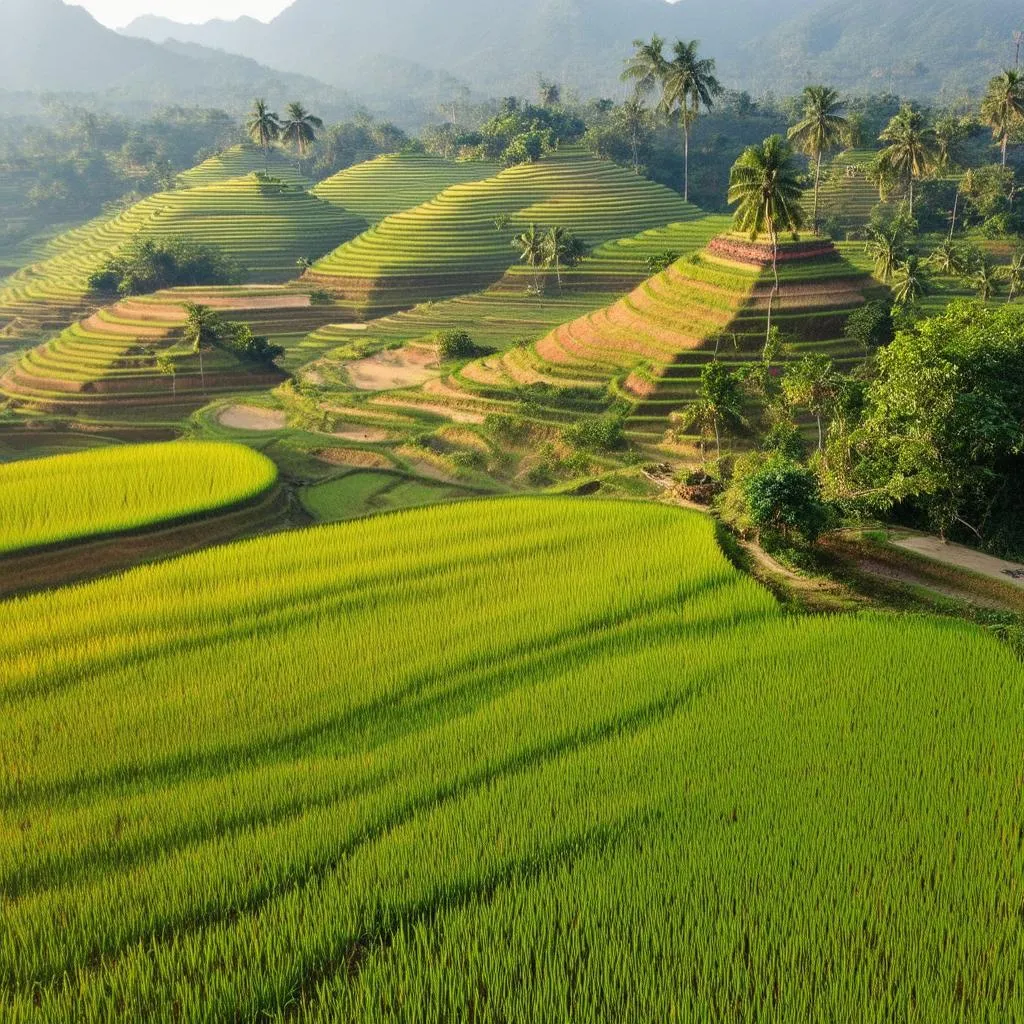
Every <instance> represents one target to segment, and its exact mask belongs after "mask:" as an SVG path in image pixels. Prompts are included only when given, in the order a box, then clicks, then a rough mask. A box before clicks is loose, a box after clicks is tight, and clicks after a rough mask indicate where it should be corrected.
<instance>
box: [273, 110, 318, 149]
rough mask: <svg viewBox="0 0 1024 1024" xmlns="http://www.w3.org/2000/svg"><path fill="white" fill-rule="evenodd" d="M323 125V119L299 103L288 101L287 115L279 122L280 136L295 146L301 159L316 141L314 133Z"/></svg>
mask: <svg viewBox="0 0 1024 1024" xmlns="http://www.w3.org/2000/svg"><path fill="white" fill-rule="evenodd" d="M323 126H324V123H323V121H321V120H320V118H319V117H316V116H315V115H313V114H311V113H309V111H308V110H306V108H305V107H304V106H303V105H302V104H301V103H289V104H288V111H287V116H286V118H285V120H284V121H283V122H282V124H281V138H282V139H284V141H285V142H286V143H287V144H289V145H291V146H294V147H295V150H296V152H297V153H298V154H299V159H300V160H301V159H303V158H304V157H305V155H306V153H307V152H308V151H309V147H310V146H312V145H313V144H314V143H315V142H316V138H317V135H316V133H317V132H318V131H320V130H321V129H322V128H323Z"/></svg>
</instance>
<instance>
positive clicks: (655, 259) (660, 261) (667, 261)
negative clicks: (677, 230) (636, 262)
mask: <svg viewBox="0 0 1024 1024" xmlns="http://www.w3.org/2000/svg"><path fill="white" fill-rule="evenodd" d="M679 256H680V254H679V253H678V252H672V251H671V250H666V251H665V252H659V253H656V254H655V255H654V256H648V257H647V261H646V262H647V269H648V271H649V272H650V273H652V274H660V273H661V272H662V271H663V270H668V268H669V267H671V266H672V264H673V263H675V262H676V260H678V259H679Z"/></svg>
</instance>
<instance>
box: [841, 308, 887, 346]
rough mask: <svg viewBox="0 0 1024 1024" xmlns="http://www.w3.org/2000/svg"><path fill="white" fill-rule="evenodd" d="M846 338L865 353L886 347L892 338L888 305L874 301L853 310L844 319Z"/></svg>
mask: <svg viewBox="0 0 1024 1024" xmlns="http://www.w3.org/2000/svg"><path fill="white" fill-rule="evenodd" d="M846 337H848V338H850V339H852V340H853V341H856V342H857V343H858V344H859V345H860V346H861V347H862V348H863V349H864V350H865V351H871V350H873V349H876V348H881V347H882V346H883V345H888V344H889V342H890V341H892V338H893V323H892V310H891V309H890V307H889V304H888V303H887V302H883V301H882V300H880V299H875V300H873V301H871V302H866V303H864V305H863V306H859V307H858V308H857V309H855V310H854V311H853V312H852V313H851V314H850V315H849V316H848V317H847V319H846Z"/></svg>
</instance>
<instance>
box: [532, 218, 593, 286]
mask: <svg viewBox="0 0 1024 1024" xmlns="http://www.w3.org/2000/svg"><path fill="white" fill-rule="evenodd" d="M542 245H543V261H544V266H545V267H548V268H551V267H554V269H555V277H556V278H557V280H558V293H559V295H561V293H562V267H567V268H571V267H575V266H578V265H579V262H580V261H581V260H582V259H583V257H584V256H585V255H586V252H587V247H586V245H585V244H584V243H583V241H582V239H579V238H577V237H576V236H575V235H574V234H572V233H571V232H569V231H566V230H565V228H559V227H553V228H549V229H548V232H547V234H546V235H545V236H544V239H543V242H542Z"/></svg>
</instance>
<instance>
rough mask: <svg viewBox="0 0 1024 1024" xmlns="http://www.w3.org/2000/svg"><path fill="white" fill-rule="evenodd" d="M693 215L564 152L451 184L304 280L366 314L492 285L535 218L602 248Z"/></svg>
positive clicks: (668, 196)
mask: <svg viewBox="0 0 1024 1024" xmlns="http://www.w3.org/2000/svg"><path fill="white" fill-rule="evenodd" d="M693 214H694V211H693V208H692V207H690V206H688V205H687V204H686V203H684V202H683V200H682V199H681V198H680V197H679V196H678V195H677V194H676V193H675V192H672V191H671V190H670V189H667V188H664V187H662V186H659V185H655V184H653V183H651V182H649V181H647V180H645V179H643V178H638V177H637V176H636V175H634V174H632V173H631V172H630V171H628V170H626V169H624V168H621V167H617V166H615V165H614V164H610V163H605V162H602V161H599V160H596V159H594V158H593V157H590V156H588V155H585V154H583V153H577V152H573V151H565V152H562V153H559V154H556V155H553V156H550V157H547V158H545V159H544V160H541V161H540V162H539V163H536V164H526V165H522V166H519V167H512V168H509V169H508V170H505V171H502V172H501V173H500V174H498V175H496V176H495V177H492V178H487V179H485V180H483V181H476V182H468V183H465V184H461V185H454V186H452V187H451V188H449V189H446V190H445V191H444V192H442V193H440V194H439V195H438V196H436V197H435V198H434V199H432V200H430V201H429V202H426V203H424V204H422V205H420V206H417V207H413V208H412V209H409V210H404V211H403V212H401V213H397V214H394V215H393V216H390V217H387V218H385V219H384V220H382V221H381V222H380V223H379V224H377V225H375V226H374V227H372V228H371V229H370V230H369V231H367V232H365V233H364V234H362V235H360V236H359V237H358V238H356V239H354V240H353V241H351V242H349V243H346V244H345V245H342V246H341V247H340V248H339V249H337V250H336V251H335V252H333V253H331V254H330V255H329V256H327V257H325V258H324V259H322V260H320V261H319V262H318V263H317V264H316V265H315V266H314V268H313V270H312V271H311V272H310V273H309V274H308V275H307V277H308V279H309V280H310V281H311V282H314V283H315V284H316V285H317V286H319V287H323V288H326V289H327V290H329V291H331V292H332V293H334V294H335V295H337V296H339V297H341V298H344V299H346V300H347V301H349V302H350V303H352V304H353V305H354V306H355V307H356V308H358V309H361V310H362V311H363V312H364V313H367V314H369V313H375V312H376V313H379V312H385V311H389V310H396V309H401V308H404V307H410V306H413V305H415V304H416V303H417V302H420V301H426V300H428V299H437V298H442V297H445V296H451V295H458V294H465V293H468V292H473V291H478V290H480V289H482V288H484V287H486V286H488V285H489V284H493V283H494V282H495V281H497V280H498V279H500V278H501V276H502V275H503V274H504V273H505V271H506V270H507V269H508V268H509V267H510V266H512V264H513V263H515V261H516V254H515V252H514V251H513V249H512V246H511V240H512V237H513V236H514V235H515V234H516V233H517V232H519V231H521V230H523V229H524V228H525V227H527V226H528V225H529V224H531V223H534V222H535V223H537V224H538V225H546V226H551V225H559V226H561V227H564V228H566V229H567V230H569V231H572V232H574V233H575V234H577V235H579V236H580V237H582V238H583V239H584V241H586V242H587V243H588V244H589V245H591V246H596V245H599V244H601V243H603V242H605V241H609V240H611V239H616V238H622V237H624V236H626V235H632V234H635V233H637V232H638V231H642V230H645V229H647V228H653V227H660V226H664V225H666V224H670V223H673V222H675V221H680V220H685V219H687V218H688V217H692V216H693ZM500 216H507V217H508V218H509V223H508V225H507V226H505V227H498V226H496V223H495V221H496V218H498V217H500Z"/></svg>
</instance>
